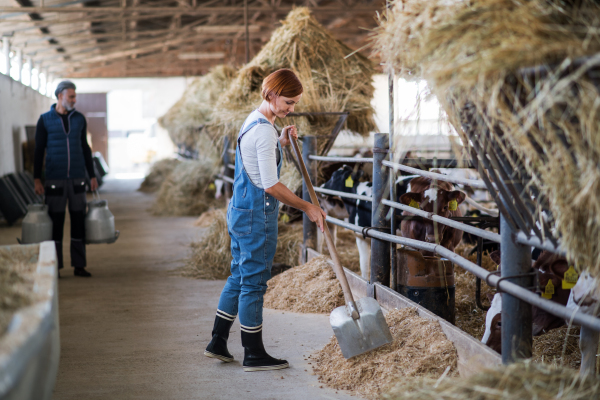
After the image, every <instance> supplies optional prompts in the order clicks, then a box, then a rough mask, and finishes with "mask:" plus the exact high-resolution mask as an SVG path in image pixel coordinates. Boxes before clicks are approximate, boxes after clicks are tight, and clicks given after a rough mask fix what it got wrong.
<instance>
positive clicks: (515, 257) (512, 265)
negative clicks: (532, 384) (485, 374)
mask: <svg viewBox="0 0 600 400" xmlns="http://www.w3.org/2000/svg"><path fill="white" fill-rule="evenodd" d="M500 227H501V230H500V231H501V234H500V235H501V236H500V239H501V243H500V252H501V253H502V260H501V262H500V264H501V269H502V272H501V276H502V277H509V276H515V275H522V274H527V273H529V272H531V247H529V246H525V245H522V244H518V243H516V242H515V241H514V238H515V234H516V232H514V231H513V230H512V229H511V227H510V225H509V224H508V222H507V221H506V219H505V218H504V216H503V215H502V214H501V215H500ZM508 281H510V282H512V283H515V284H517V285H519V286H524V287H529V286H532V285H533V277H532V276H525V277H518V278H511V279H508ZM532 313H533V312H532V308H531V305H530V304H528V303H526V302H524V301H522V300H519V299H517V298H516V297H514V296H511V295H509V294H508V293H502V363H503V364H510V363H512V362H515V361H516V360H517V359H520V358H530V357H531V351H532V350H531V347H532V344H533V336H532Z"/></svg>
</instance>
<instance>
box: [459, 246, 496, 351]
mask: <svg viewBox="0 0 600 400" xmlns="http://www.w3.org/2000/svg"><path fill="white" fill-rule="evenodd" d="M460 251H461V249H459V248H458V249H457V250H455V252H456V253H458V254H460V253H459V252H460ZM464 257H465V258H467V259H468V260H469V261H471V262H473V263H477V254H473V255H470V256H468V255H467V254H465V256H464ZM481 260H482V263H481V264H482V265H481V266H482V268H484V269H485V270H487V271H490V272H491V271H496V270H497V269H498V264H496V263H495V262H494V261H492V259H491V258H490V257H489V255H488V254H485V253H484V254H483V257H482V259H481ZM475 281H476V278H475V275H473V274H471V273H470V272H467V271H466V270H464V269H462V268H460V267H459V266H455V267H454V285H455V288H456V291H455V304H456V321H455V325H456V326H457V327H458V328H460V329H462V330H463V331H465V332H467V333H468V334H469V335H471V336H473V337H474V338H476V339H478V340H481V338H482V337H483V333H484V332H485V315H486V312H485V311H483V310H482V309H480V308H479V307H477V303H476V301H475V287H476V283H475ZM488 293H490V294H492V295H494V294H495V293H496V289H495V288H493V287H491V286H488V285H487V284H486V283H485V281H482V282H481V302H482V303H483V305H484V306H488V307H489V305H490V302H489V300H488V298H487V294H488Z"/></svg>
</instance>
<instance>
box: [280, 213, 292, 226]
mask: <svg viewBox="0 0 600 400" xmlns="http://www.w3.org/2000/svg"><path fill="white" fill-rule="evenodd" d="M281 222H283V223H284V224H287V223H288V222H290V216H289V215H287V214H283V215H282V216H281Z"/></svg>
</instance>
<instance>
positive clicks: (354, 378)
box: [311, 308, 458, 399]
mask: <svg viewBox="0 0 600 400" xmlns="http://www.w3.org/2000/svg"><path fill="white" fill-rule="evenodd" d="M385 318H386V321H387V323H388V325H389V327H390V331H391V333H392V336H393V337H394V341H393V342H392V343H391V344H388V345H385V346H382V347H380V348H378V349H376V350H374V351H371V352H368V353H366V354H362V355H359V356H357V357H353V358H351V359H349V360H346V359H345V358H344V356H343V355H342V352H341V350H340V348H339V346H338V343H337V340H336V338H335V336H333V337H332V338H331V340H330V341H329V343H328V344H327V345H325V347H324V348H323V349H322V350H320V351H319V352H317V353H316V354H315V355H312V356H311V359H313V360H314V361H315V362H316V365H314V366H313V369H314V371H315V373H316V374H317V375H318V376H319V381H320V382H323V383H325V384H327V386H330V387H333V388H335V389H343V390H351V391H352V392H354V393H356V394H357V395H359V396H364V397H366V398H367V399H376V398H379V395H380V394H381V393H382V392H385V391H387V390H389V388H390V386H391V385H392V384H393V383H395V382H396V380H397V379H399V378H400V379H402V380H403V381H411V379H407V378H413V377H417V376H433V377H436V378H438V377H440V376H441V375H442V374H444V373H446V374H447V375H448V376H456V375H457V374H458V372H457V362H458V355H457V353H456V349H455V348H454V345H453V344H452V342H451V341H449V340H448V339H447V338H446V335H445V334H444V332H443V331H442V328H441V327H440V325H439V323H438V322H437V321H432V320H428V319H425V318H421V317H419V315H418V313H417V310H416V309H415V308H403V309H401V310H398V309H395V310H391V311H390V312H388V313H387V315H386V316H385Z"/></svg>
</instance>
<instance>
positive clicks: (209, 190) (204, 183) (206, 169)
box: [151, 158, 224, 215]
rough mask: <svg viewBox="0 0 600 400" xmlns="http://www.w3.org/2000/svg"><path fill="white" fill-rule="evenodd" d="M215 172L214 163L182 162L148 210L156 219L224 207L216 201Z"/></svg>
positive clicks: (206, 161)
mask: <svg viewBox="0 0 600 400" xmlns="http://www.w3.org/2000/svg"><path fill="white" fill-rule="evenodd" d="M217 171H218V167H217V165H216V164H215V162H214V160H211V159H210V158H203V159H201V160H193V161H192V160H188V161H182V162H180V163H179V164H177V166H176V167H175V168H174V169H173V172H172V173H171V174H170V175H169V176H168V177H167V179H166V180H165V181H164V182H163V183H162V185H161V186H160V190H159V191H158V194H157V196H156V200H155V202H154V205H153V206H152V208H151V210H152V213H153V214H155V215H200V214H201V213H203V212H204V211H206V210H208V209H209V208H210V207H211V206H215V205H217V204H223V202H224V200H222V199H221V200H215V187H214V184H213V185H211V183H212V182H213V178H214V176H215V174H216V173H217Z"/></svg>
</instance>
